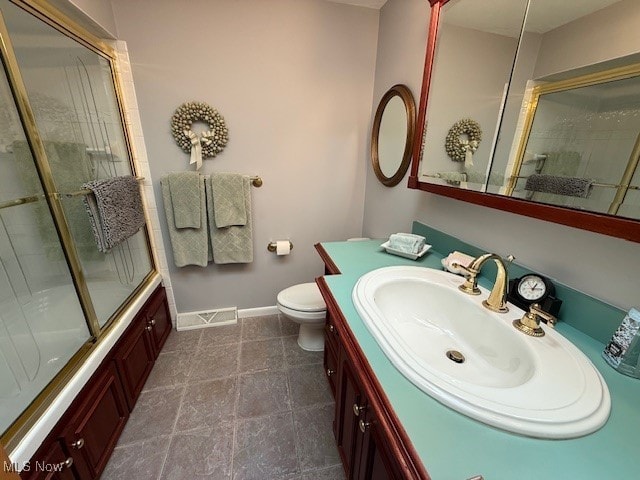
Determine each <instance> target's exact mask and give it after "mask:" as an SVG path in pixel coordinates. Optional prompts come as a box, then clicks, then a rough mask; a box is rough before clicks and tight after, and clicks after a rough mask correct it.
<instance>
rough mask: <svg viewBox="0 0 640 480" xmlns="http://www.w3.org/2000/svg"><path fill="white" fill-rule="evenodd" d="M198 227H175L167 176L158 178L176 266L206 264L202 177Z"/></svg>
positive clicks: (207, 243)
mask: <svg viewBox="0 0 640 480" xmlns="http://www.w3.org/2000/svg"><path fill="white" fill-rule="evenodd" d="M199 184H200V205H199V209H200V228H180V229H178V228H176V224H175V219H174V216H173V201H172V200H173V199H172V197H171V189H170V187H169V181H168V179H167V177H166V176H165V177H163V178H161V179H160V185H161V186H162V200H163V202H164V213H165V215H166V217H167V227H168V229H169V240H171V249H172V250H173V262H174V263H175V264H176V266H177V267H184V266H186V265H199V266H201V267H206V266H207V261H208V259H209V255H208V252H209V241H208V231H207V218H206V201H205V196H204V177H202V176H201V177H200V183H199Z"/></svg>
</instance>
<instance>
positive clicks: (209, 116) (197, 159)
mask: <svg viewBox="0 0 640 480" xmlns="http://www.w3.org/2000/svg"><path fill="white" fill-rule="evenodd" d="M198 121H200V122H203V123H206V124H207V126H208V127H209V129H208V130H206V131H204V132H201V133H200V134H197V133H194V132H193V130H191V126H192V125H193V123H194V122H198ZM171 133H172V135H173V138H174V139H175V141H176V143H177V144H178V146H179V147H180V148H182V150H184V151H185V152H186V153H190V154H191V160H190V162H189V165H192V164H194V163H195V164H196V170H200V167H201V166H202V159H203V158H210V157H215V156H216V155H218V154H219V153H220V152H221V151H222V150H223V149H224V147H225V146H226V145H227V141H228V140H229V130H228V129H227V125H226V124H225V122H224V117H223V116H222V115H220V113H218V111H217V110H216V109H215V108H212V107H211V106H209V105H207V104H206V103H204V102H187V103H183V104H182V105H180V106H179V107H178V108H177V109H176V111H175V112H174V113H173V116H172V117H171Z"/></svg>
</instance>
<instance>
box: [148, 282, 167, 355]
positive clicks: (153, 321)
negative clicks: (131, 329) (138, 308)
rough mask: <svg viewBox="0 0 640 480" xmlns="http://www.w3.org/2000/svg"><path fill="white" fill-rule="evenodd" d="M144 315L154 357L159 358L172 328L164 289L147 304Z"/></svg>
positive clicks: (156, 293)
mask: <svg viewBox="0 0 640 480" xmlns="http://www.w3.org/2000/svg"><path fill="white" fill-rule="evenodd" d="M144 314H145V315H146V317H147V320H146V321H147V330H148V332H149V334H150V336H151V340H152V342H151V343H152V345H153V349H154V355H155V357H156V358H157V356H158V354H159V353H160V350H162V347H163V346H164V342H165V341H166V340H167V337H168V336H169V333H171V328H172V325H171V315H170V314H169V305H168V304H167V294H166V292H165V290H164V288H162V287H160V288H159V289H158V290H156V292H155V293H154V294H153V296H152V297H151V299H150V300H149V302H148V303H147V305H146V307H145V309H144Z"/></svg>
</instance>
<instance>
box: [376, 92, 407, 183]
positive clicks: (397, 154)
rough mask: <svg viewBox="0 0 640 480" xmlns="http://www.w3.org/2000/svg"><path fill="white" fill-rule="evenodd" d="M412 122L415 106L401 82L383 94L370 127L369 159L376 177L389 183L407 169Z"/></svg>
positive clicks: (401, 175)
mask: <svg viewBox="0 0 640 480" xmlns="http://www.w3.org/2000/svg"><path fill="white" fill-rule="evenodd" d="M415 124H416V106H415V102H414V100H413V95H412V94H411V91H410V90H409V89H408V88H407V87H406V86H405V85H394V86H393V87H391V88H390V89H389V91H387V93H385V94H384V96H383V97H382V100H380V104H379V105H378V109H377V110H376V115H375V117H374V120H373V128H372V130H371V163H372V165H373V171H374V172H375V174H376V177H378V180H380V182H382V183H383V184H384V185H386V186H387V187H393V186H394V185H397V184H398V183H400V180H402V178H403V177H404V175H405V173H407V169H408V168H409V163H410V162H411V147H412V144H413V134H414V131H415Z"/></svg>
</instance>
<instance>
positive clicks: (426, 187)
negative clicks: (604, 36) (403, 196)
mask: <svg viewBox="0 0 640 480" xmlns="http://www.w3.org/2000/svg"><path fill="white" fill-rule="evenodd" d="M448 2H449V0H429V3H430V4H431V18H430V21H429V33H428V35H427V50H426V57H425V62H424V72H423V77H422V90H421V92H420V104H419V110H418V118H417V125H416V127H417V129H416V135H415V138H414V144H413V160H412V163H411V173H410V174H409V183H408V187H409V188H412V189H416V190H422V191H424V192H430V193H435V194H437V195H443V196H445V197H449V198H454V199H457V200H461V201H464V202H469V203H474V204H476V205H482V206H485V207H489V208H494V209H497V210H503V211H505V212H510V213H516V214H518V215H524V216H527V217H531V218H537V219H540V220H546V221H548V222H552V223H558V224H561V225H566V226H569V227H574V228H579V229H581V230H588V231H591V232H595V233H601V234H603V235H609V236H611V237H617V238H622V239H625V240H630V241H632V242H640V220H634V219H631V218H626V217H616V216H613V215H607V214H603V213H595V212H588V211H582V210H575V209H572V208H568V207H559V206H555V205H550V204H546V203H537V202H533V201H530V200H526V199H520V198H512V197H507V196H504V195H499V194H495V193H484V192H476V191H472V190H463V189H460V188H456V187H451V186H446V185H435V184H431V183H427V182H421V181H419V168H420V157H421V156H422V150H423V145H422V142H423V138H424V129H425V126H426V124H427V118H426V112H427V101H428V97H429V86H430V84H431V76H432V73H433V61H434V57H435V53H436V40H437V35H438V25H439V20H440V13H441V9H442V7H443V6H444V5H445V4H446V3H448Z"/></svg>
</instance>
